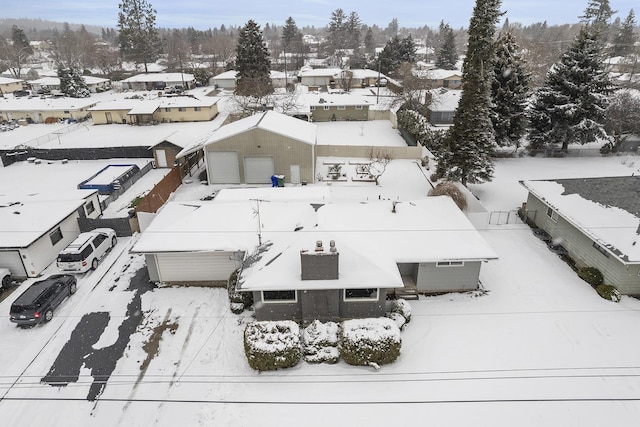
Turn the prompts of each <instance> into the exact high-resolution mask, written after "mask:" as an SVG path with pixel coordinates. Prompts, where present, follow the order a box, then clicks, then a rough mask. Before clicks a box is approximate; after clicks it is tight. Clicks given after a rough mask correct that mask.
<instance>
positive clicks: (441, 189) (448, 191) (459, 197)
mask: <svg viewBox="0 0 640 427" xmlns="http://www.w3.org/2000/svg"><path fill="white" fill-rule="evenodd" d="M429 196H449V197H451V198H452V199H453V201H454V202H455V204H456V205H458V207H459V208H460V210H462V211H463V210H465V209H466V208H467V198H466V197H465V195H464V193H463V192H462V190H460V189H459V188H458V186H457V185H456V184H455V183H453V182H451V181H444V182H441V183H440V184H438V185H436V187H435V188H433V189H432V190H431V191H429Z"/></svg>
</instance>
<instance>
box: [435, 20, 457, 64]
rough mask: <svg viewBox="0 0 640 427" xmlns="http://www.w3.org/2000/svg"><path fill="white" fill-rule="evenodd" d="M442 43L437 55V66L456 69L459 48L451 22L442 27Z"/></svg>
mask: <svg viewBox="0 0 640 427" xmlns="http://www.w3.org/2000/svg"><path fill="white" fill-rule="evenodd" d="M440 31H441V32H442V34H441V35H440V38H441V40H442V44H441V45H440V49H439V50H438V55H437V56H436V67H438V68H442V69H443V70H455V69H456V62H458V49H457V48H456V36H455V34H453V29H451V26H450V25H449V24H445V25H444V26H441V27H440Z"/></svg>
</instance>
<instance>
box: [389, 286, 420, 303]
mask: <svg viewBox="0 0 640 427" xmlns="http://www.w3.org/2000/svg"><path fill="white" fill-rule="evenodd" d="M393 294H394V295H395V296H396V297H398V298H403V299H416V300H417V299H420V294H418V289H416V288H409V287H404V288H402V289H395V291H394V293H393Z"/></svg>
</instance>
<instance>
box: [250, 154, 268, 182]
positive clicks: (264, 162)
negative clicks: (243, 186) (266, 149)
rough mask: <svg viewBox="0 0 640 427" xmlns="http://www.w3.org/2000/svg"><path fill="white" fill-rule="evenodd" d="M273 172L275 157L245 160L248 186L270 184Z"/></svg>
mask: <svg viewBox="0 0 640 427" xmlns="http://www.w3.org/2000/svg"><path fill="white" fill-rule="evenodd" d="M273 171H274V167H273V157H245V158H244V180H245V182H246V183H247V184H269V183H271V177H272V176H273V173H274V172H273Z"/></svg>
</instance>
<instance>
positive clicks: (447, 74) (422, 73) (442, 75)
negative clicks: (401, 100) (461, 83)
mask: <svg viewBox="0 0 640 427" xmlns="http://www.w3.org/2000/svg"><path fill="white" fill-rule="evenodd" d="M414 74H415V75H416V76H419V77H422V78H426V79H431V80H444V79H449V78H452V77H458V78H459V79H461V78H462V71H460V70H443V69H441V68H434V69H431V70H414Z"/></svg>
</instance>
